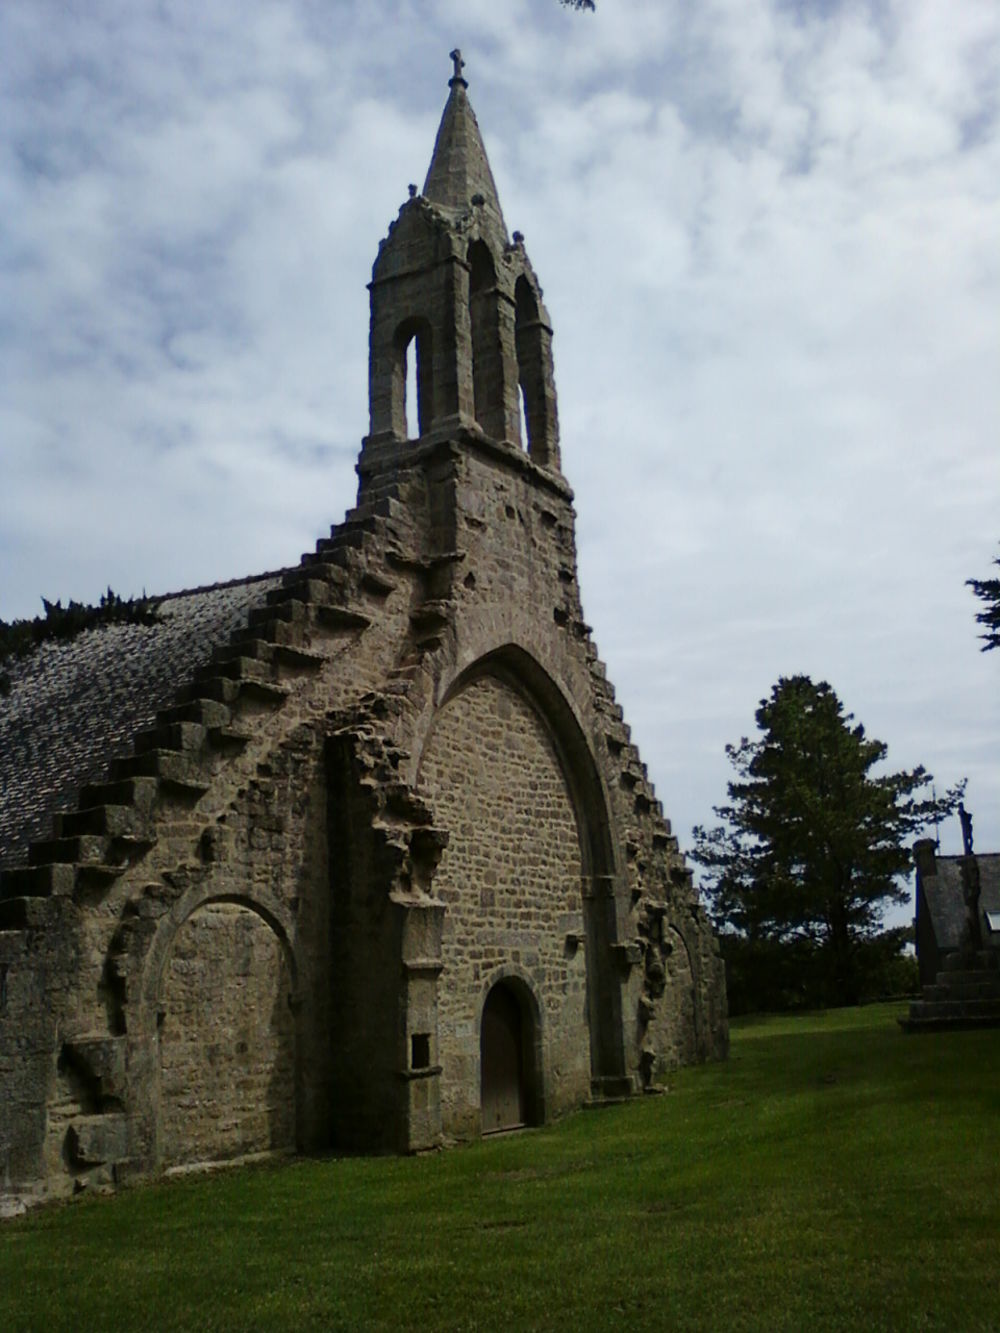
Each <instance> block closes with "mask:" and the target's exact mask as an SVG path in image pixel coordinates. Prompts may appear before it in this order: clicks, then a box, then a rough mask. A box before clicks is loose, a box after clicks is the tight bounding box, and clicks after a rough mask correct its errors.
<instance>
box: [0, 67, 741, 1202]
mask: <svg viewBox="0 0 1000 1333" xmlns="http://www.w3.org/2000/svg"><path fill="white" fill-rule="evenodd" d="M456 68H457V69H458V70H460V68H461V66H460V65H459V64H457V65H456ZM551 340H552V329H551V326H550V323H549V320H548V316H547V314H546V312H545V308H544V305H543V304H542V300H541V291H540V288H539V287H538V283H537V280H536V278H535V276H534V273H533V271H532V269H531V266H530V264H529V262H528V260H527V256H526V255H525V253H524V247H523V241H522V240H521V238H520V237H519V236H518V235H517V234H516V233H515V235H514V237H513V239H508V237H507V234H506V230H505V224H504V222H503V214H502V212H501V210H500V206H499V201H498V200H497V199H496V195H495V187H494V186H493V182H492V175H491V174H490V172H489V167H488V162H487V161H486V156H485V150H484V149H483V147H482V140H481V136H480V134H479V129H478V126H477V125H476V123H475V118H474V116H473V115H472V110H471V107H470V105H469V102H468V98H467V95H466V83H465V80H464V78H462V77H461V75H460V73H457V74H456V76H455V77H454V78H453V79H452V81H451V93H450V96H449V100H448V105H447V107H446V110H445V115H444V119H443V122H442V131H441V133H439V136H438V141H437V144H436V146H435V153H434V159H433V161H432V166H431V170H430V172H429V173H428V178H427V185H426V187H425V194H424V195H423V196H420V195H416V196H415V197H413V198H411V199H410V200H408V201H407V202H406V203H404V205H403V207H402V209H401V210H400V216H399V219H398V220H397V222H396V223H394V224H393V226H392V227H391V228H390V232H389V235H388V237H387V238H386V240H385V241H383V243H382V245H381V247H380V249H379V254H378V258H377V260H376V263H375V268H374V272H373V280H372V284H371V328H370V353H371V366H370V408H371V420H370V428H369V433H368V435H367V437H366V438H365V440H364V442H363V445H362V450H361V456H360V459H359V463H358V474H359V489H358V499H357V504H356V506H355V508H354V509H352V510H351V511H350V512H349V513H348V514H347V516H346V518H345V520H344V521H343V522H342V523H340V524H338V525H337V526H335V527H334V528H333V529H332V530H331V534H330V537H329V538H324V539H322V540H321V541H319V542H318V543H317V546H316V549H315V550H314V551H311V552H308V553H306V554H305V555H304V556H303V557H302V558H301V560H300V562H299V563H298V565H296V566H295V567H293V568H291V569H288V570H285V571H282V572H281V573H279V574H274V575H266V576H262V578H261V579H259V580H256V581H249V580H248V581H246V582H245V583H238V584H233V585H227V586H225V587H220V588H218V589H207V590H204V591H202V592H199V593H191V594H184V595H179V596H178V597H177V598H174V599H166V600H165V601H163V602H162V603H161V604H160V605H161V611H162V613H163V616H162V620H161V622H160V623H159V624H158V625H156V626H151V627H129V628H126V627H117V628H111V629H107V630H103V631H97V632H92V633H90V634H88V635H86V636H81V637H80V638H79V639H78V640H76V641H74V642H73V643H71V644H66V645H56V646H54V648H52V649H51V650H49V649H47V650H43V651H42V652H41V653H40V654H38V655H36V657H35V658H34V659H30V660H29V661H27V662H26V663H24V664H22V665H21V667H19V668H18V678H17V680H16V681H15V688H14V693H13V694H12V696H11V699H9V700H7V701H4V705H3V707H2V708H0V728H5V729H6V730H5V732H4V733H3V734H4V735H6V736H7V737H13V738H14V742H13V746H12V747H11V748H10V750H9V753H8V757H7V758H5V760H4V765H5V766H4V768H3V770H2V774H3V783H4V786H3V789H2V790H3V810H2V815H0V831H2V836H3V839H4V841H3V844H2V847H3V851H2V856H3V864H4V865H5V866H6V869H5V870H3V872H2V874H0V1189H2V1190H5V1191H6V1192H7V1193H12V1194H15V1195H19V1196H23V1195H29V1194H35V1195H37V1196H39V1197H41V1196H53V1195H59V1194H65V1193H68V1192H70V1191H72V1190H73V1189H76V1188H80V1187H84V1186H87V1185H91V1184H100V1183H116V1182H120V1181H124V1180H128V1179H136V1178H145V1177H150V1176H154V1175H156V1174H157V1173H159V1172H162V1171H164V1170H169V1169H173V1168H177V1167H184V1166H188V1165H191V1164H198V1163H203V1162H206V1161H213V1160H223V1159H233V1158H240V1157H244V1156H248V1155H254V1154H258V1153H263V1152H274V1151H291V1150H299V1151H319V1150H322V1149H326V1148H341V1149H362V1150H369V1151H376V1150H382V1151H384V1150H391V1151H403V1152H408V1151H416V1150H421V1149H425V1148H429V1147H434V1146H437V1145H439V1144H442V1143H445V1142H448V1141H450V1140H453V1139H457V1138H468V1137H470V1136H474V1135H478V1134H480V1133H483V1132H488V1131H490V1130H494V1129H498V1128H509V1127H513V1126H514V1125H517V1124H524V1123H528V1124H530V1123H539V1122H541V1121H543V1120H545V1119H547V1118H549V1117H551V1116H554V1115H558V1114H560V1113H562V1112H564V1111H566V1110H569V1109H571V1108H573V1107H576V1106H579V1105H581V1104H582V1103H584V1102H585V1101H589V1100H594V1101H600V1100H602V1099H617V1098H622V1097H627V1096H631V1095H634V1094H636V1093H639V1092H641V1091H642V1089H643V1088H644V1087H646V1086H649V1084H650V1083H651V1081H652V1080H653V1079H654V1078H655V1075H656V1071H657V1070H658V1069H661V1068H663V1067H664V1066H668V1065H670V1064H671V1063H676V1062H679V1061H691V1060H700V1059H708V1058H719V1057H721V1056H723V1055H724V1054H725V1051H726V1047H727V1027H726V1011H725V992H724V982H723V972H722V965H721V962H720V960H719V957H718V951H717V947H716V944H715V941H714V939H713V937H712V935H711V931H710V929H709V927H708V923H707V920H706V918H705V916H704V913H703V911H702V909H701V907H700V906H699V904H698V901H697V898H696V895H695V893H694V890H693V887H692V883H691V876H690V874H689V872H688V870H687V868H686V866H685V863H684V860H683V857H682V855H681V854H680V852H679V849H678V846H677V842H676V839H675V838H674V836H673V834H672V832H671V829H670V825H669V823H668V821H667V820H665V819H664V817H663V812H662V809H661V807H660V805H659V803H658V801H657V799H656V796H655V793H654V792H653V789H652V787H651V785H650V783H649V780H648V776H647V773H646V770H645V767H644V766H643V764H642V763H641V760H640V758H639V755H638V752H637V750H636V748H635V746H634V744H633V743H632V740H631V736H630V732H629V729H628V727H627V725H626V724H625V721H624V719H623V717H622V710H621V708H620V707H619V705H618V704H617V703H616V701H615V696H614V690H613V688H612V686H611V684H610V682H609V681H608V680H607V677H606V673H605V669H604V666H603V663H602V662H601V661H600V659H599V657H598V653H597V649H596V647H595V645H594V642H593V639H592V636H591V632H590V628H589V627H588V625H587V624H586V622H585V619H584V616H583V611H582V606H581V601H580V591H579V587H578V583H577V567H576V550H575V535H574V534H575V514H574V510H573V496H572V491H571V489H570V487H569V485H568V483H567V482H566V480H565V478H564V476H563V475H562V471H561V463H560V449H559V436H558V418H557V409H556V394H555V383H554V378H553V370H552V349H551ZM408 373H409V374H411V375H416V377H417V381H418V389H419V399H420V421H419V422H410V423H408V422H407V421H406V418H405V411H404V404H405V380H406V375H407V374H408ZM522 401H523V404H524V411H523V414H522V409H521V402H522ZM522 422H523V423H524V431H523V433H524V435H525V436H526V438H522ZM8 706H9V707H8ZM5 709H7V711H6V713H5V712H4V710H5ZM77 742H79V743H77Z"/></svg>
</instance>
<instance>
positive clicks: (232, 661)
mask: <svg viewBox="0 0 1000 1333" xmlns="http://www.w3.org/2000/svg"><path fill="white" fill-rule="evenodd" d="M268 647H269V648H270V644H268ZM194 678H195V682H202V683H208V682H210V681H211V682H214V681H216V680H219V679H220V678H221V679H223V680H232V681H245V680H252V681H263V682H265V683H267V684H271V683H272V682H273V680H274V668H273V667H272V665H271V663H270V662H269V661H259V660H258V659H257V658H256V657H241V656H239V655H234V656H233V657H230V658H227V659H226V660H225V661H223V662H209V663H207V664H206V665H205V666H202V667H199V668H198V670H197V671H196V672H195V677H194Z"/></svg>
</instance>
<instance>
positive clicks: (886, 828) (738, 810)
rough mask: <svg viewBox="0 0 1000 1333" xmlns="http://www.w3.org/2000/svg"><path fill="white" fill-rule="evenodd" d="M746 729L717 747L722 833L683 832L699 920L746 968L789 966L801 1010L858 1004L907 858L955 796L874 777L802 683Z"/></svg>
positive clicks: (830, 707)
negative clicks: (695, 870)
mask: <svg viewBox="0 0 1000 1333" xmlns="http://www.w3.org/2000/svg"><path fill="white" fill-rule="evenodd" d="M756 720H757V726H758V728H759V731H760V733H761V734H760V736H759V738H758V739H756V740H748V739H747V738H746V737H744V738H743V739H742V740H741V741H740V743H739V745H735V746H734V745H729V746H727V747H726V753H727V755H728V756H729V759H730V761H731V763H732V765H733V767H734V768H735V770H736V774H737V778H736V780H735V781H733V782H730V783H729V784H728V793H729V803H728V804H727V805H722V806H717V807H715V813H716V814H717V815H718V816H719V818H720V819H722V820H723V821H724V823H723V824H722V825H720V826H717V827H715V828H712V829H705V828H701V827H699V828H696V829H695V830H694V837H695V850H694V854H693V855H694V860H695V861H697V862H698V863H699V864H700V865H701V866H703V867H704V869H705V871H706V879H707V883H706V885H705V889H706V893H707V897H708V901H709V910H710V913H711V915H712V917H713V920H714V922H715V924H716V926H717V928H718V929H720V930H721V931H722V932H724V933H728V934H730V935H735V936H737V937H738V938H739V939H740V940H742V941H744V942H745V949H744V952H746V950H747V949H749V951H750V953H751V954H753V955H754V956H755V957H757V958H758V959H767V958H768V957H771V956H776V955H777V953H778V952H782V951H783V954H782V956H783V957H784V958H785V959H786V960H787V959H793V958H794V957H795V956H796V955H797V956H798V957H799V958H800V960H801V963H802V966H800V967H799V968H798V971H797V973H796V969H795V968H793V969H792V971H793V974H796V975H798V977H799V980H800V982H801V983H802V986H803V987H804V988H805V989H806V990H807V991H808V992H809V994H808V995H803V996H802V1000H803V1002H813V1003H818V1002H824V1001H825V1002H831V1003H840V1004H847V1003H852V1002H856V1001H857V999H858V998H859V995H860V994H861V991H862V989H863V975H864V971H865V962H866V957H867V958H869V959H870V957H871V956H872V955H873V950H874V946H875V942H876V941H878V940H879V939H880V937H881V936H882V934H883V932H882V913H883V911H884V909H885V908H886V906H888V905H889V904H891V903H903V902H905V901H906V898H907V894H906V893H905V891H904V890H903V889H902V888H901V887H900V882H899V881H900V877H901V876H902V875H904V874H905V873H906V872H907V870H908V869H909V867H910V853H909V849H908V846H907V844H908V842H909V841H910V840H911V839H912V838H913V837H914V836H915V835H916V834H917V833H919V832H920V830H921V829H922V828H924V827H925V826H926V825H927V824H928V823H930V822H931V821H932V820H936V819H939V818H941V817H942V816H943V815H945V814H947V813H949V812H950V811H951V810H952V809H953V808H954V806H955V805H956V804H957V802H958V800H959V798H960V796H961V791H962V789H961V787H960V786H959V787H956V788H954V789H953V790H951V791H949V792H947V793H945V795H944V796H943V797H940V798H937V797H935V796H934V795H933V793H932V792H930V791H929V789H930V785H931V776H930V774H929V773H927V772H926V771H925V770H924V769H923V768H915V769H913V770H912V772H900V773H884V774H878V775H873V773H872V770H873V769H874V768H875V767H876V766H877V765H878V764H880V763H881V762H882V761H883V760H884V759H885V757H886V753H887V747H886V746H885V745H884V744H883V742H882V741H878V740H872V739H870V738H869V737H867V736H866V735H865V729H864V727H863V726H861V724H860V723H858V724H854V719H853V716H852V715H851V714H850V713H847V714H845V713H844V710H843V706H842V705H841V702H840V700H839V699H838V698H837V696H836V694H835V693H834V691H833V690H832V689H831V688H830V686H829V685H827V684H826V683H825V682H821V683H820V684H819V685H815V684H814V683H813V682H812V680H810V679H809V677H808V676H791V677H788V678H782V679H780V680H779V681H778V683H777V685H775V686H774V687H773V689H772V691H771V695H770V698H768V699H763V700H761V704H760V707H759V708H758V709H757V713H756ZM900 943H901V940H900V941H897V943H896V946H895V947H896V949H897V951H898V947H899V944H900ZM734 947H737V946H735V944H734V943H733V942H730V950H732V949H733V948H734ZM739 947H743V946H739Z"/></svg>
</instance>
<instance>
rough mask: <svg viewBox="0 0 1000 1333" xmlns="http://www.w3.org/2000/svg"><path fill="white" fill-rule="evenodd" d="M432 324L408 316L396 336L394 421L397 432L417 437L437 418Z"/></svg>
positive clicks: (394, 428) (405, 436)
mask: <svg viewBox="0 0 1000 1333" xmlns="http://www.w3.org/2000/svg"><path fill="white" fill-rule="evenodd" d="M432 375H433V359H432V351H431V327H430V324H429V323H428V322H427V320H425V319H408V320H406V321H405V322H404V323H402V324H400V326H399V328H398V329H397V330H396V337H395V367H394V373H393V393H392V398H393V403H392V424H393V430H394V432H395V433H396V435H397V436H400V437H401V438H403V439H408V440H412V439H417V438H418V437H419V436H421V435H425V434H426V433H427V431H428V430H430V428H431V424H432V422H433V420H434V409H433V378H432Z"/></svg>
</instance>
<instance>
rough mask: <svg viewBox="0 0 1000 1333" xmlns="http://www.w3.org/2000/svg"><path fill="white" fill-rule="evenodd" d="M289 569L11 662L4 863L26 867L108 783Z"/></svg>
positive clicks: (2, 778) (1, 756) (0, 766)
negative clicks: (62, 814) (116, 763)
mask: <svg viewBox="0 0 1000 1333" xmlns="http://www.w3.org/2000/svg"><path fill="white" fill-rule="evenodd" d="M283 572H284V571H281V570H279V571H278V572H276V573H272V574H260V575H257V576H255V577H253V578H247V579H241V580H238V581H236V582H232V583H219V584H215V585H214V586H213V587H209V588H197V589H194V590H193V591H189V592H179V593H171V594H169V595H168V596H166V597H164V598H163V599H162V600H161V601H160V602H159V603H158V610H159V614H160V617H161V619H160V621H159V623H157V624H155V625H107V626H101V627H99V628H95V629H89V630H85V631H84V632H83V633H82V634H78V635H77V636H76V637H75V638H73V639H68V640H54V641H49V642H46V643H42V644H40V645H39V646H38V647H37V648H36V649H35V650H34V652H32V653H31V654H30V655H29V656H27V657H23V658H16V659H13V660H12V659H8V660H7V661H6V662H5V663H4V670H5V671H6V672H7V674H8V675H9V676H10V678H11V684H12V689H11V691H10V693H9V694H8V695H7V696H6V697H3V696H0V866H17V865H23V864H25V862H26V861H27V851H28V844H29V842H31V841H32V840H33V839H35V838H40V837H50V836H51V835H52V815H53V813H55V812H56V811H62V810H66V809H70V808H72V806H73V805H74V804H75V798H76V791H77V789H78V788H79V787H81V786H83V785H84V784H85V783H88V782H100V781H102V780H103V779H104V776H105V774H106V771H107V768H108V764H109V763H110V761H111V760H112V759H115V758H117V757H119V756H121V755H126V754H129V753H131V749H132V737H133V736H134V734H135V733H136V732H137V731H141V730H143V729H144V728H147V727H150V726H152V725H153V722H154V720H155V718H156V714H157V712H158V710H159V709H161V708H165V707H168V706H169V705H170V704H171V702H172V701H173V698H174V695H175V694H176V692H177V690H178V689H179V688H180V686H182V685H184V684H186V683H187V682H188V681H189V680H190V679H191V677H192V676H193V674H194V672H195V670H196V669H197V668H198V667H199V666H200V665H202V663H204V662H205V661H207V660H208V658H209V657H210V656H211V653H212V651H213V649H214V648H216V647H217V646H219V645H221V644H224V643H226V642H227V641H228V639H229V637H230V635H231V634H232V632H233V631H234V630H235V629H236V628H237V627H238V626H240V625H243V624H245V623H246V619H247V614H248V612H249V611H250V609H251V608H252V607H255V606H258V605H261V604H262V603H263V602H264V599H265V597H266V595H267V593H268V592H269V591H270V590H271V589H272V588H275V587H277V586H278V585H279V583H280V581H281V575H282V573H283Z"/></svg>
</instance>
